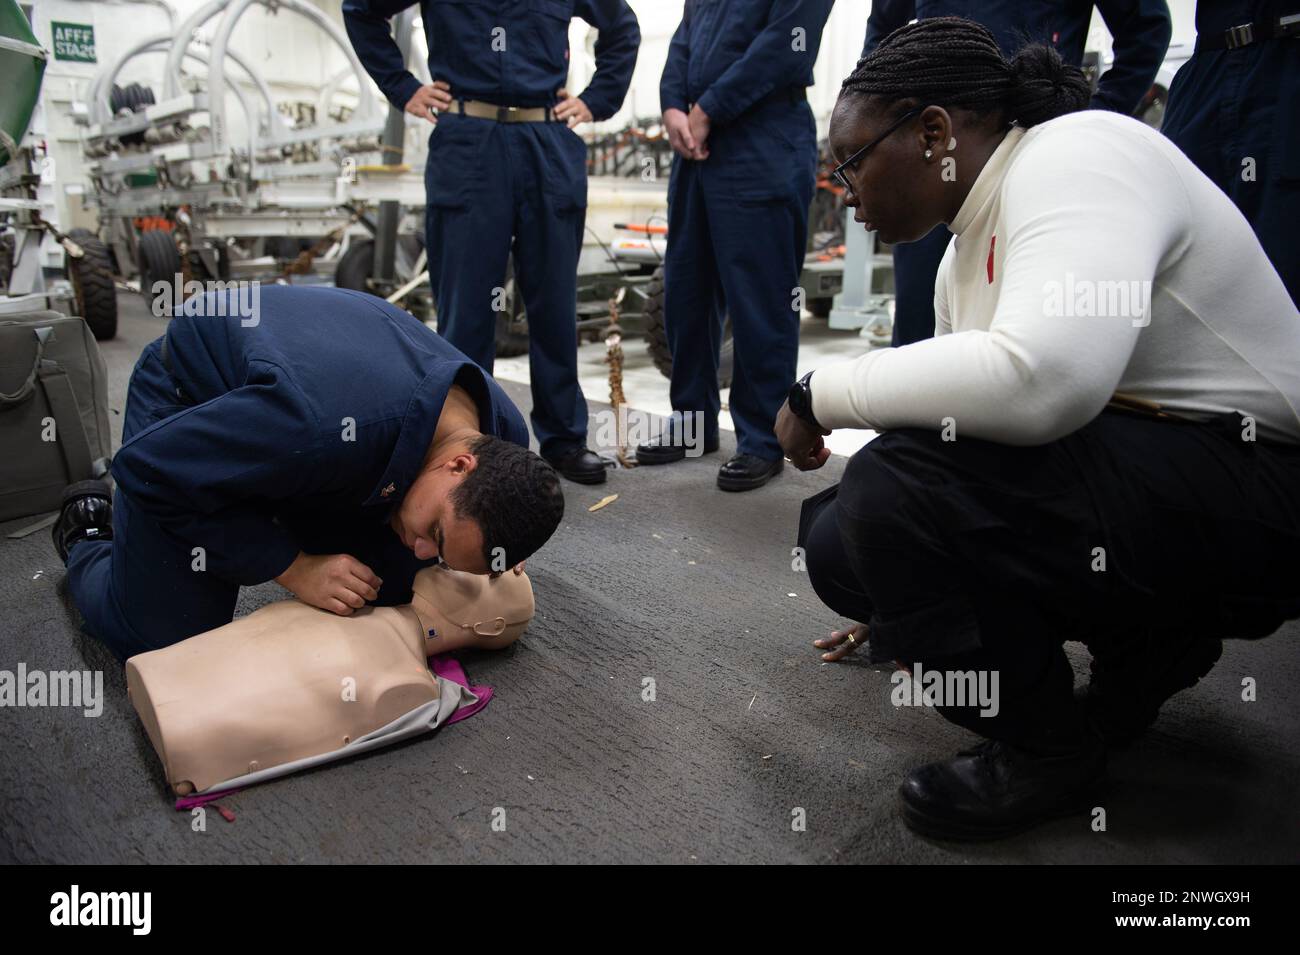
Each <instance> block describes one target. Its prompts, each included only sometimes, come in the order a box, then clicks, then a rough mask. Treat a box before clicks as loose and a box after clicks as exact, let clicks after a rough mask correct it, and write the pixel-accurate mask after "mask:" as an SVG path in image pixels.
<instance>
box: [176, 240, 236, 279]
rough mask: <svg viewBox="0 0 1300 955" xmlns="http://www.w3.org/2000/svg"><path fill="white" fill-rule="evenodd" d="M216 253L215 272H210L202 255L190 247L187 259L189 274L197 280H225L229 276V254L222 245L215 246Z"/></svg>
mask: <svg viewBox="0 0 1300 955" xmlns="http://www.w3.org/2000/svg"><path fill="white" fill-rule="evenodd" d="M216 253H217V272H216V274H215V275H213V274H212V270H211V269H210V268H208V265H207V263H206V262H205V261H204V259H203V256H202V255H200V254H199V250H198V249H190V251H189V255H188V256H187V259H188V260H189V265H190V275H191V276H193V278H194V279H195V280H196V281H199V282H225V281H227V280H228V279H229V278H230V256H229V255H228V254H227V252H226V250H225V248H224V247H223V246H217V247H216Z"/></svg>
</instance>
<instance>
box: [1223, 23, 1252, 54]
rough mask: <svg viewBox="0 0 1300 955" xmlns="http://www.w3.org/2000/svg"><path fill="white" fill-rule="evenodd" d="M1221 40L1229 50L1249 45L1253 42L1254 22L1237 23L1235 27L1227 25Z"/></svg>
mask: <svg viewBox="0 0 1300 955" xmlns="http://www.w3.org/2000/svg"><path fill="white" fill-rule="evenodd" d="M1223 42H1224V45H1225V46H1227V48H1228V49H1229V50H1236V49H1239V48H1241V47H1243V46H1250V44H1252V43H1254V42H1255V24H1253V23H1239V24H1238V25H1237V26H1235V27H1229V28H1228V29H1227V30H1226V31H1225V32H1224V34H1223Z"/></svg>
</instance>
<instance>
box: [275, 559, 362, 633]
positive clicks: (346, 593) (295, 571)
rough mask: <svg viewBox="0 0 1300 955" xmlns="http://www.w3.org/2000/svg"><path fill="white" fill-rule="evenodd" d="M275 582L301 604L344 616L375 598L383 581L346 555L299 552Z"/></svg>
mask: <svg viewBox="0 0 1300 955" xmlns="http://www.w3.org/2000/svg"><path fill="white" fill-rule="evenodd" d="M275 582H276V583H278V584H280V586H282V587H284V588H285V589H286V590H288V591H289V592H290V593H292V594H293V595H294V596H295V597H297V598H298V599H299V600H301V601H302V602H303V603H305V604H311V605H312V606H313V607H319V608H320V609H321V610H328V611H330V612H331V613H336V614H338V615H339V616H340V617H347V616H349V615H351V614H352V612H353V611H354V610H360V609H361V608H362V607H364V606H365V605H366V601H368V600H378V599H379V588H380V587H382V586H383V584H384V582H383V581H382V580H380V579H379V577H377V576H376V575H375V572H374V571H373V570H371V569H370V568H369V567H367V566H366V565H365V564H363V563H361V561H359V560H357V559H356V558H355V557H352V556H351V555H349V554H303V553H299V554H298V556H297V557H296V558H295V559H294V562H293V563H292V564H290V565H289V569H288V570H286V571H285V572H284V573H283V574H281V575H280V576H279V577H277V578H275Z"/></svg>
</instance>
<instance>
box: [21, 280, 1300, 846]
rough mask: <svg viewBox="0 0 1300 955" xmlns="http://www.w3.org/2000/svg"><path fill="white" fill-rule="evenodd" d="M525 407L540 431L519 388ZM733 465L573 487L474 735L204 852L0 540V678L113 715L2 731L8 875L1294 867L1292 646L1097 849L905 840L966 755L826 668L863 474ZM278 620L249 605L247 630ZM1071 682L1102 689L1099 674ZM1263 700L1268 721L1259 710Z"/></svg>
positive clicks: (92, 652) (417, 744) (1109, 815)
mask: <svg viewBox="0 0 1300 955" xmlns="http://www.w3.org/2000/svg"><path fill="white" fill-rule="evenodd" d="M121 309H122V325H121V328H122V330H121V334H120V335H119V337H118V338H117V339H116V340H114V341H112V342H107V343H104V345H103V350H104V352H105V355H106V357H107V360H108V363H109V368H110V373H111V383H110V402H109V403H110V406H111V408H112V409H114V411H113V412H112V413H111V418H112V419H113V422H114V427H115V428H116V429H117V431H118V433H119V434H120V428H121V409H122V407H123V400H124V393H125V387H126V380H127V376H128V375H129V374H130V370H131V367H132V365H133V363H134V361H135V359H136V357H137V356H138V354H139V352H140V349H141V348H142V347H143V346H144V345H145V344H146V343H147V342H148V341H149V340H151V339H152V338H154V337H156V336H157V335H158V334H160V333H161V331H162V327H163V325H162V321H161V320H159V319H155V318H153V317H151V316H149V315H148V313H147V311H146V309H145V307H144V305H143V303H142V301H141V299H140V298H139V297H138V296H129V295H126V294H123V295H122V297H121ZM504 387H505V388H506V390H507V391H508V392H509V393H510V395H511V397H512V398H514V399H515V401H516V402H517V403H518V404H519V405H520V407H521V409H522V410H523V411H524V412H525V414H526V413H527V410H528V404H529V394H528V389H527V387H526V386H522V385H518V384H514V383H511V382H507V383H505V385H504ZM592 407H593V410H596V409H597V408H598V407H601V406H598V405H596V404H595V403H594V402H593V404H592ZM595 426H596V419H595V417H594V416H593V429H594V428H595ZM722 440H723V447H722V451H721V453H720V454H718V455H707V456H705V457H702V458H700V459H697V460H695V461H688V462H684V463H682V464H678V465H673V466H671V467H660V468H654V469H649V468H647V469H644V470H639V471H630V472H628V471H623V472H618V473H615V474H611V475H610V482H609V483H608V484H607V485H605V486H604V487H598V488H579V487H578V486H576V485H572V484H566V485H565V493H566V496H567V502H568V506H567V509H566V514H565V521H564V524H563V526H562V528H561V530H560V531H559V532H558V533H557V535H556V536H555V538H554V539H553V540H552V541H551V542H550V543H549V544H548V545H547V546H546V548H545V549H544V550H543V551H542V552H540V553H539V554H538V555H537V556H536V557H535V558H533V559H532V560H530V561H529V563H528V570H529V573H530V575H531V576H532V578H533V582H534V586H535V587H536V592H537V617H536V619H535V621H534V623H533V625H532V627H531V628H530V630H529V632H528V633H527V634H526V635H525V637H524V638H523V640H522V641H521V642H520V643H519V644H517V645H516V646H515V647H514V648H513V649H511V650H508V651H505V652H503V653H500V654H481V655H469V656H466V657H465V658H464V659H465V664H466V668H467V670H468V672H469V675H470V677H471V679H472V680H473V682H475V683H486V684H489V685H492V686H494V687H495V688H496V692H497V696H496V698H495V699H494V701H493V702H492V704H491V705H490V706H488V707H487V709H485V710H484V711H483V712H482V713H480V714H479V715H477V716H475V717H474V718H473V719H472V720H469V721H467V722H465V723H463V724H458V725H455V726H451V727H448V728H447V729H445V730H444V731H440V732H438V733H436V734H434V735H432V736H430V737H425V738H421V739H418V740H415V741H413V742H410V743H405V744H401V745H399V746H397V747H395V748H393V749H389V750H383V751H380V752H376V753H373V754H371V755H368V756H363V757H361V758H359V759H354V760H352V761H349V762H346V763H343V764H338V765H334V766H330V767H326V768H322V769H319V770H316V771H312V772H308V773H304V774H302V775H299V776H295V777H292V778H289V779H284V780H279V781H276V782H272V783H269V784H267V785H264V786H260V787H257V788H255V789H252V790H247V791H245V792H242V793H239V794H237V795H235V796H233V797H230V798H229V799H228V800H226V801H224V802H223V805H224V806H226V807H227V808H229V809H230V810H232V811H233V812H234V814H235V817H236V821H235V822H234V823H229V822H226V821H225V820H224V819H223V818H222V817H221V816H220V815H219V814H217V813H215V812H209V813H208V814H207V817H206V831H202V832H196V831H194V829H193V819H192V818H191V816H190V814H189V813H180V812H175V811H173V810H172V808H171V801H170V800H169V799H168V798H167V795H166V791H165V788H164V783H163V778H162V773H161V769H160V767H159V765H158V762H157V759H156V757H155V756H154V753H153V750H152V748H151V747H150V745H149V742H148V739H147V737H146V735H145V732H144V730H143V728H142V727H141V725H140V722H139V720H138V719H137V718H136V716H135V713H134V711H133V710H132V709H131V706H130V703H129V702H128V700H127V698H126V692H125V684H124V680H123V677H122V672H121V669H120V668H119V667H118V666H116V665H115V663H114V662H113V660H112V658H111V657H110V656H109V655H108V653H107V652H106V651H104V650H103V649H102V648H101V647H100V646H99V645H98V644H97V643H95V642H94V641H93V640H92V639H90V638H89V637H87V636H86V635H84V634H83V633H82V632H81V631H80V630H79V629H78V626H77V615H76V612H75V611H74V610H72V609H71V607H70V606H69V604H68V603H67V601H66V598H65V596H64V588H63V569H62V567H61V566H60V565H59V562H58V558H57V557H56V556H55V554H54V551H53V549H52V547H51V546H50V541H49V536H48V532H45V531H42V532H38V533H36V534H33V535H32V536H30V537H28V538H26V539H24V540H8V539H7V538H6V537H5V536H4V535H6V534H8V533H9V532H11V531H13V530H15V529H17V528H19V527H23V526H26V525H28V524H30V523H32V520H31V519H28V520H23V521H15V522H12V523H10V524H7V525H2V526H0V601H2V602H3V606H4V607H5V608H6V612H5V614H4V615H3V617H0V670H8V671H11V672H13V671H16V670H17V667H18V666H19V664H20V663H22V664H23V665H24V666H25V667H26V669H27V670H28V671H31V670H38V669H39V670H43V671H59V670H92V671H93V670H102V671H103V695H104V698H105V699H104V702H103V712H102V714H101V715H99V716H98V717H87V716H84V715H83V713H82V710H80V709H72V708H53V707H46V708H16V707H9V706H5V707H0V739H3V740H4V753H5V763H6V771H5V772H4V773H3V774H0V861H61V862H74V861H75V862H117V861H125V862H131V861H149V862H246V861H275V862H290V861H354V862H371V861H375V862H377V861H385V860H395V861H408V862H461V861H491V862H505V861H563V862H583V861H629V862H630V861H643V860H644V861H665V862H693V861H698V862H720V861H746V860H750V861H765V862H772V861H828V862H835V861H860V862H885V861H898V862H964V861H1006V862H1257V861H1272V862H1284V861H1285V862H1293V861H1294V860H1295V858H1296V850H1297V847H1300V821H1297V817H1296V814H1295V812H1294V809H1293V807H1294V805H1295V799H1296V795H1297V793H1298V792H1300V705H1297V703H1298V700H1297V696H1298V694H1300V690H1298V689H1297V687H1300V679H1297V676H1298V673H1297V670H1300V666H1298V665H1297V655H1296V653H1295V646H1296V644H1295V639H1296V637H1297V636H1300V628H1297V627H1296V626H1295V625H1294V624H1293V625H1288V627H1287V628H1285V629H1284V630H1283V631H1282V632H1280V633H1278V634H1275V635H1274V636H1273V637H1271V638H1269V639H1267V640H1264V641H1261V642H1257V643H1241V642H1236V643H1230V644H1229V645H1228V646H1227V647H1226V649H1225V652H1224V655H1223V659H1222V660H1221V661H1220V663H1219V664H1218V666H1217V667H1216V668H1215V670H1214V671H1213V672H1212V673H1211V674H1210V675H1209V676H1208V677H1207V678H1206V679H1204V680H1202V681H1201V683H1200V684H1199V685H1198V686H1197V687H1196V688H1195V689H1193V690H1190V691H1188V692H1186V693H1184V694H1181V695H1180V696H1178V697H1176V698H1175V699H1174V700H1173V701H1171V703H1170V704H1169V705H1168V706H1167V707H1166V708H1165V712H1164V713H1163V715H1162V716H1161V718H1160V721H1159V722H1158V723H1157V725H1156V727H1155V728H1154V729H1153V730H1152V731H1151V732H1150V733H1149V734H1148V735H1147V736H1146V737H1145V738H1144V739H1143V740H1142V741H1140V742H1139V743H1137V744H1136V745H1135V746H1133V747H1132V748H1131V749H1128V750H1126V751H1123V752H1121V753H1118V754H1116V755H1115V756H1114V757H1113V758H1112V761H1111V766H1112V771H1111V775H1112V783H1111V785H1110V787H1109V789H1108V791H1107V793H1106V795H1105V796H1104V797H1103V802H1102V805H1103V806H1104V808H1105V809H1106V823H1107V830H1106V831H1105V832H1094V831H1093V830H1092V828H1091V826H1090V822H1091V817H1090V816H1080V817H1078V818H1071V819H1065V820H1061V821H1057V822H1053V823H1050V824H1048V825H1046V826H1044V827H1042V828H1041V829H1038V830H1035V831H1034V832H1031V833H1029V834H1027V835H1023V836H1018V837H1015V838H1013V839H1009V840H1006V841H1003V842H995V843H986V844H980V845H976V846H954V845H948V844H942V843H933V842H927V841H925V840H922V839H918V838H916V837H914V836H913V835H911V834H910V833H909V832H908V831H907V830H906V829H905V828H904V826H903V823H902V820H901V818H900V815H899V811H898V807H897V798H896V790H897V788H898V784H899V782H900V781H901V779H902V776H903V774H904V773H905V772H906V771H907V770H908V769H909V768H911V767H913V766H915V765H918V764H920V763H923V762H928V761H930V760H933V759H937V758H942V757H945V756H947V755H950V754H951V753H953V752H954V751H955V750H957V749H959V748H962V747H964V746H965V745H967V744H968V743H970V742H971V741H972V739H973V738H972V737H971V736H970V735H969V734H967V733H965V732H964V731H962V730H959V729H956V728H954V727H952V726H950V725H948V724H947V723H945V722H944V721H943V719H942V718H941V717H940V716H939V715H938V714H937V713H935V712H933V711H932V710H927V709H915V708H896V707H894V706H893V705H892V704H891V702H890V696H891V693H890V691H891V689H892V685H891V683H890V682H889V673H888V672H886V671H884V670H881V669H875V668H872V667H869V666H867V665H865V664H862V663H856V662H854V663H848V664H840V665H823V664H822V663H821V662H820V660H819V658H818V655H817V653H816V651H815V650H813V648H812V647H811V646H810V645H809V643H810V641H811V640H812V639H813V637H815V636H819V635H822V634H824V633H825V632H826V631H828V630H830V629H832V628H833V627H835V626H837V625H838V624H839V623H840V621H839V619H838V618H837V617H836V616H835V615H834V614H833V613H831V612H830V611H829V610H827V609H826V608H824V607H823V606H822V605H821V604H820V602H819V601H818V600H817V598H816V596H815V595H814V594H813V592H812V590H811V588H810V586H809V584H808V580H807V576H806V575H805V574H802V573H800V572H798V571H795V570H792V569H791V553H790V549H791V547H792V546H793V544H794V534H795V526H796V523H797V519H798V509H799V503H800V501H801V500H802V499H803V498H804V497H807V496H808V495H810V494H812V493H814V492H815V491H817V490H819V489H820V488H821V487H823V486H825V485H826V484H827V483H828V482H830V481H832V480H834V479H836V478H837V477H838V475H839V473H840V472H841V471H842V470H843V466H844V459H843V458H836V459H834V460H833V461H832V463H831V464H830V465H828V466H827V468H825V469H824V471H823V472H821V473H816V474H799V473H797V472H795V471H793V470H791V469H788V468H787V469H786V471H785V472H784V473H783V474H782V475H781V476H780V477H778V478H777V479H776V480H774V481H773V482H772V483H771V484H770V485H769V486H768V487H766V488H764V489H762V490H760V491H757V492H754V493H750V494H743V495H727V494H723V493H721V492H719V491H717V490H716V489H715V487H714V484H713V478H714V473H715V470H716V468H717V466H718V464H719V463H720V462H721V460H724V459H725V456H726V455H727V454H728V453H729V452H730V451H731V449H733V448H734V438H733V436H732V435H731V434H730V433H729V432H724V433H723V438H722ZM614 493H617V494H618V495H619V498H618V500H617V501H614V502H613V503H612V504H609V505H607V506H606V507H603V508H601V509H599V510H597V511H588V509H587V508H588V507H589V506H590V505H592V504H594V503H596V502H597V501H599V500H600V499H601V498H602V497H604V496H606V495H609V494H614ZM282 595H283V592H282V591H280V590H279V588H278V587H276V586H274V585H265V586H261V587H256V588H251V589H248V590H245V591H244V592H243V594H242V596H241V599H240V605H239V612H240V613H247V612H249V611H250V610H252V609H255V608H256V607H258V606H260V605H262V604H263V603H266V602H268V601H270V600H273V599H278V598H279V597H280V596H282ZM792 595H793V596H792ZM1072 659H1073V660H1074V663H1075V667H1076V671H1077V672H1079V673H1080V674H1081V675H1082V674H1083V673H1084V672H1085V671H1086V658H1085V657H1084V656H1082V654H1081V653H1080V652H1077V650H1072ZM1246 677H1254V678H1255V680H1256V682H1257V686H1258V691H1257V701H1256V702H1253V703H1246V702H1243V701H1242V699H1241V696H1242V690H1241V683H1242V680H1243V679H1244V678H1246ZM1081 678H1082V676H1081ZM648 681H653V684H651V683H649V682H648ZM650 686H653V689H654V693H653V697H654V699H653V701H648V700H647V699H646V698H645V697H646V696H648V695H649V694H647V692H646V690H647V688H648V687H650ZM797 810H803V813H802V818H804V819H805V820H806V826H805V828H804V831H796V829H795V827H793V826H792V822H793V821H794V820H795V819H796V817H797V815H799V814H798V813H797ZM502 818H504V821H505V829H504V831H494V828H493V821H494V819H496V820H500V819H502ZM497 828H498V829H499V828H500V826H499V824H498V827H497Z"/></svg>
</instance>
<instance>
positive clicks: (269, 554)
mask: <svg viewBox="0 0 1300 955" xmlns="http://www.w3.org/2000/svg"><path fill="white" fill-rule="evenodd" d="M319 434H320V432H319V428H318V426H317V423H316V421H315V415H314V414H313V413H312V412H311V410H310V407H309V404H308V401H307V398H306V397H305V396H304V395H303V394H302V392H301V391H300V390H299V389H298V388H297V386H296V385H294V384H292V382H290V381H289V380H288V377H287V376H286V375H285V374H284V373H283V372H282V371H281V370H280V369H279V367H277V366H276V365H274V364H271V363H269V362H264V361H255V362H253V363H251V364H250V366H249V370H248V377H247V379H246V383H245V384H244V385H242V386H241V387H239V388H236V389H234V390H233V391H230V392H227V393H226V394H224V395H221V396H219V397H217V398H213V399H212V400H211V401H206V402H203V403H202V404H198V405H194V406H193V407H191V408H187V409H185V410H184V411H181V412H180V413H178V414H176V415H173V416H172V417H170V418H166V419H164V420H162V421H159V422H158V423H156V424H154V425H152V426H151V427H149V428H146V429H145V430H144V431H141V432H140V433H139V434H136V435H135V436H134V437H132V438H131V439H130V440H129V441H127V442H126V444H124V445H123V446H122V449H121V450H120V451H118V453H117V455H116V456H115V457H114V458H113V477H114V478H115V479H116V481H117V485H118V488H119V489H120V490H121V491H122V493H123V494H125V495H126V496H127V497H128V498H130V500H131V502H132V503H134V504H135V505H137V506H138V507H139V508H140V509H141V510H142V511H144V512H145V513H146V514H148V515H149V516H150V517H152V518H153V519H154V520H155V521H157V522H158V523H159V524H160V525H162V526H163V527H164V528H166V529H167V530H169V531H171V532H172V533H174V534H176V535H177V536H178V537H180V538H181V539H182V540H185V541H187V542H189V543H192V544H193V545H195V546H197V547H202V548H203V549H204V551H205V560H206V564H207V570H208V571H209V572H211V573H213V574H216V575H217V576H218V577H221V578H223V579H226V580H229V581H232V582H235V583H239V584H243V585H245V586H248V585H252V584H260V583H262V582H264V581H267V580H271V579H273V578H275V577H278V576H279V575H280V574H282V573H284V571H285V570H287V569H288V568H289V565H290V564H291V563H293V560H294V558H295V557H297V556H298V552H299V550H300V548H299V546H298V543H297V542H296V541H295V539H294V538H293V536H292V535H291V534H290V533H289V532H288V531H287V530H285V528H283V527H281V526H280V525H279V524H276V523H275V522H274V521H273V520H272V513H273V511H274V507H275V503H276V502H277V501H283V500H287V499H290V498H292V497H293V496H294V495H296V494H299V493H301V492H302V491H303V490H304V487H305V485H307V484H308V483H309V482H310V480H311V475H313V474H315V473H318V471H319V470H320V468H319V462H317V460H316V459H317V457H318V454H317V450H318V446H319Z"/></svg>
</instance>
